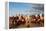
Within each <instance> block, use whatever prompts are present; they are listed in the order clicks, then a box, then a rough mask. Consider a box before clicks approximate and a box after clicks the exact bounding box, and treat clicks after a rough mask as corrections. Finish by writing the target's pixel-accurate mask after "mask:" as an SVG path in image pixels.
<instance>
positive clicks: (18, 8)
mask: <svg viewBox="0 0 46 31" xmlns="http://www.w3.org/2000/svg"><path fill="white" fill-rule="evenodd" d="M35 5H36V6H37V5H40V4H35ZM40 6H41V5H40ZM32 7H34V5H33V4H31V3H19V2H9V16H15V15H16V14H19V13H20V14H28V13H29V12H28V11H31V12H32V11H35V10H33V9H34V8H32ZM35 8H38V7H35ZM37 10H38V9H37ZM38 11H39V10H38ZM34 13H35V14H36V12H34ZM29 14H30V13H29ZM31 14H32V13H31Z"/></svg>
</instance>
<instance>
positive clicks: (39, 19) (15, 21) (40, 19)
mask: <svg viewBox="0 0 46 31" xmlns="http://www.w3.org/2000/svg"><path fill="white" fill-rule="evenodd" d="M26 18H27V17H23V16H20V17H19V16H16V17H14V16H13V17H10V18H9V26H10V27H15V26H19V25H21V24H23V25H24V24H25V23H26ZM10 20H11V21H10ZM30 21H31V23H35V24H36V23H38V24H42V23H44V16H39V15H38V16H34V15H32V16H31V20H30ZM28 23H29V21H28Z"/></svg>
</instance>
